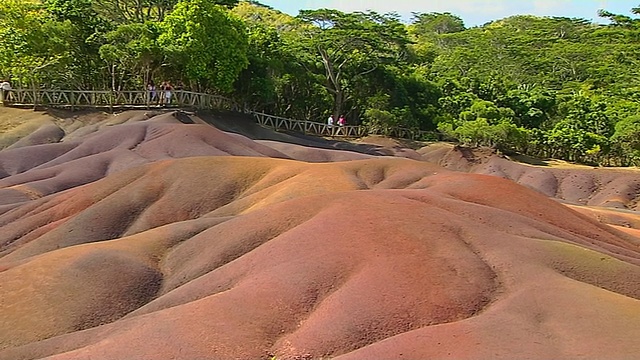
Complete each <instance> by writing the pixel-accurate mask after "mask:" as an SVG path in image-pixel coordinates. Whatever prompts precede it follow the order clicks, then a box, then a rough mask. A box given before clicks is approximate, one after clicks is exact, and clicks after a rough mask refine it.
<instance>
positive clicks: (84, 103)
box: [0, 89, 440, 140]
mask: <svg viewBox="0 0 640 360" xmlns="http://www.w3.org/2000/svg"><path fill="white" fill-rule="evenodd" d="M172 95H173V96H172V98H171V102H170V103H166V99H165V98H164V94H163V92H162V91H158V92H155V93H152V92H150V91H110V90H97V91H96V90H90V91H89V90H86V91H85V90H50V89H40V90H28V89H14V90H10V91H8V92H3V91H0V101H1V102H2V103H3V104H4V105H5V106H30V107H35V106H51V107H61V108H70V109H72V110H74V109H80V108H108V109H110V110H113V109H152V108H160V107H176V108H184V107H188V108H196V109H214V110H230V111H238V112H244V113H247V114H251V115H252V116H253V117H254V119H255V120H256V122H257V123H258V124H260V125H262V126H264V127H268V128H272V129H275V130H290V131H298V132H301V133H304V134H313V135H320V136H332V137H347V138H358V137H363V136H366V135H372V134H380V135H386V136H391V137H397V138H404V139H412V140H422V139H434V138H435V139H438V138H439V135H440V134H439V133H436V132H428V131H420V130H414V129H407V128H400V127H394V128H390V129H387V131H385V132H384V133H378V132H374V131H372V129H370V128H368V127H367V126H361V125H358V126H354V125H346V126H337V125H333V126H329V125H327V124H326V123H324V122H316V121H309V120H293V119H287V118H283V117H279V116H274V115H269V114H265V113H261V112H255V111H249V110H246V109H242V108H241V107H240V106H239V105H238V104H237V103H236V102H235V101H233V100H231V99H228V98H225V97H223V96H219V95H211V94H203V93H197V92H192V91H184V90H174V91H172Z"/></svg>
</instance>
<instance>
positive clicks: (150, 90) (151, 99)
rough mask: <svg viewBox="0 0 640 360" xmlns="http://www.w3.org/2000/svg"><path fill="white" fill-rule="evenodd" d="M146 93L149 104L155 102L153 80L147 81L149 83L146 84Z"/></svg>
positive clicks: (155, 94)
mask: <svg viewBox="0 0 640 360" xmlns="http://www.w3.org/2000/svg"><path fill="white" fill-rule="evenodd" d="M147 91H148V95H147V96H148V97H149V102H150V103H152V102H154V101H155V100H156V97H157V95H158V94H157V93H156V84H155V83H154V82H153V80H149V83H148V84H147Z"/></svg>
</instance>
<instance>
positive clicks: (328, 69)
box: [292, 9, 409, 116]
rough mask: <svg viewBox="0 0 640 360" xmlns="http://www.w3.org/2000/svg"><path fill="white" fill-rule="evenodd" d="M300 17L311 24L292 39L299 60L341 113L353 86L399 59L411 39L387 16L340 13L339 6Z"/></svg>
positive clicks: (335, 112) (335, 108)
mask: <svg viewBox="0 0 640 360" xmlns="http://www.w3.org/2000/svg"><path fill="white" fill-rule="evenodd" d="M299 18H300V19H301V20H302V21H304V22H305V23H307V24H309V25H313V26H309V27H307V28H306V29H305V30H304V31H302V32H300V33H299V35H300V37H299V39H298V41H296V42H292V46H293V47H294V48H296V50H297V51H296V52H297V53H298V54H300V56H299V62H300V63H301V64H303V65H304V66H305V67H306V68H307V70H308V71H309V72H311V73H314V74H317V75H321V76H318V80H319V81H320V83H321V84H322V85H323V86H324V87H325V88H326V90H327V91H328V92H329V93H330V94H331V95H332V96H333V99H334V106H333V114H334V115H335V116H338V115H340V114H342V113H343V112H344V109H343V107H344V104H345V102H347V101H349V100H350V99H351V94H350V92H349V89H352V88H353V86H352V85H353V84H354V83H355V82H356V81H357V80H358V79H359V78H362V77H364V76H366V75H368V74H370V73H371V72H373V71H375V70H376V69H378V68H379V67H380V66H381V65H382V64H384V63H392V62H397V61H400V60H401V59H402V57H403V56H404V55H405V54H406V51H405V50H406V45H407V44H408V43H409V40H408V37H407V33H406V29H405V28H404V26H403V25H402V24H401V23H400V21H399V20H398V19H397V18H396V17H394V16H391V15H380V14H377V13H375V12H368V13H359V12H358V13H342V12H340V11H337V10H330V9H320V10H303V11H301V12H300V15H299Z"/></svg>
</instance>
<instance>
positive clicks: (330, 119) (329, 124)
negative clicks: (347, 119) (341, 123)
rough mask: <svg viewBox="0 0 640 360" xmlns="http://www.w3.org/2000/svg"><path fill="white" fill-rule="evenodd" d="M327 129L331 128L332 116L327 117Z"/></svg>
mask: <svg viewBox="0 0 640 360" xmlns="http://www.w3.org/2000/svg"><path fill="white" fill-rule="evenodd" d="M327 127H328V128H329V129H331V128H332V127H333V115H329V118H328V119H327Z"/></svg>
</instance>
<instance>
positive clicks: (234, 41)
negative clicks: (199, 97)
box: [158, 0, 248, 92]
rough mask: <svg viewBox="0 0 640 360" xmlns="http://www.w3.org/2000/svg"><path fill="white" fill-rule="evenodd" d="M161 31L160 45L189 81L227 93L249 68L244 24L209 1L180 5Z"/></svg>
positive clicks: (165, 20)
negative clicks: (240, 75) (238, 77)
mask: <svg viewBox="0 0 640 360" xmlns="http://www.w3.org/2000/svg"><path fill="white" fill-rule="evenodd" d="M160 28H161V29H162V34H161V35H160V37H159V38H158V43H159V44H160V46H162V47H163V48H164V49H165V50H166V51H167V55H168V59H169V62H170V64H171V65H172V66H174V67H176V68H177V67H180V68H183V69H184V75H185V77H186V78H187V79H189V80H192V81H196V82H199V83H202V84H203V85H205V86H207V87H211V88H214V89H218V90H220V91H223V92H228V91H230V90H232V88H233V83H234V81H235V80H236V78H237V76H238V75H239V74H240V72H241V71H242V70H243V69H244V68H246V66H247V65H248V60H247V45H248V40H247V34H246V31H245V27H244V24H243V23H242V21H241V20H240V19H238V18H237V17H236V16H234V15H232V14H231V13H229V12H228V11H226V10H225V9H224V8H222V7H221V6H219V5H214V4H213V3H212V2H210V1H208V0H184V1H181V2H179V3H178V4H177V5H176V6H175V8H174V9H173V12H171V14H169V15H168V16H167V17H166V18H165V19H164V21H163V22H162V23H161V24H160ZM214 34H215V35H214ZM212 35H213V36H212Z"/></svg>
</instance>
